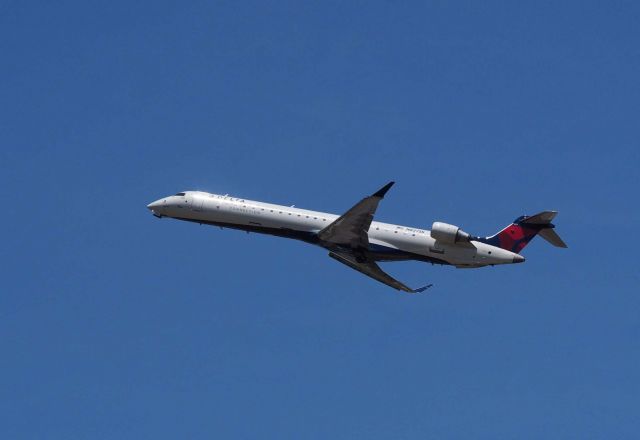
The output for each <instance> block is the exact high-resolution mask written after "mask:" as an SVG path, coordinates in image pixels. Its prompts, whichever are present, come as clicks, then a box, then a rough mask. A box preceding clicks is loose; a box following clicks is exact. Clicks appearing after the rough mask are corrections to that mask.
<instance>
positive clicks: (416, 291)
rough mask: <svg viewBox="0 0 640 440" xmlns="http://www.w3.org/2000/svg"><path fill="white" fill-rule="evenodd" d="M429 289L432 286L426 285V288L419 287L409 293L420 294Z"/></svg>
mask: <svg viewBox="0 0 640 440" xmlns="http://www.w3.org/2000/svg"><path fill="white" fill-rule="evenodd" d="M430 287H433V284H427V285H426V286H424V287H419V288H417V289H413V290H412V291H411V293H422V292H424V291H425V290H427V289H428V288H430Z"/></svg>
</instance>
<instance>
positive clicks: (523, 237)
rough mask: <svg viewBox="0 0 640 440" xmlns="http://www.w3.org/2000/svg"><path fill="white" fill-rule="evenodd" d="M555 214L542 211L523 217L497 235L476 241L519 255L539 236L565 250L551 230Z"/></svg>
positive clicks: (561, 242) (558, 237)
mask: <svg viewBox="0 0 640 440" xmlns="http://www.w3.org/2000/svg"><path fill="white" fill-rule="evenodd" d="M557 214H558V212H557V211H543V212H540V213H538V214H535V215H532V216H527V215H523V216H521V217H518V218H517V219H515V220H514V221H513V223H511V224H510V225H509V226H507V227H506V228H504V229H503V230H502V231H500V232H498V233H497V234H495V235H492V236H491V237H486V238H480V239H478V241H481V242H482V243H487V244H490V245H491V246H496V247H500V248H502V249H506V250H508V251H511V252H515V253H517V254H519V253H520V252H521V251H522V249H524V247H525V246H526V245H527V244H529V242H530V241H531V240H532V239H533V237H535V236H536V235H538V234H539V235H540V236H541V237H542V238H544V239H545V240H547V241H548V242H549V243H551V244H552V245H554V246H557V247H562V248H566V247H567V245H566V244H565V242H564V241H562V239H561V238H560V236H559V235H558V234H557V233H556V231H554V230H553V228H555V225H554V224H553V223H551V220H553V218H554V217H555V216H556V215H557Z"/></svg>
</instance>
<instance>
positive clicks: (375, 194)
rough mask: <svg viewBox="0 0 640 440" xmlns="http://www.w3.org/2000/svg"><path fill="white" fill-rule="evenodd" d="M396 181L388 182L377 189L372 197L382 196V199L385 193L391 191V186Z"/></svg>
mask: <svg viewBox="0 0 640 440" xmlns="http://www.w3.org/2000/svg"><path fill="white" fill-rule="evenodd" d="M394 183H396V182H389V183H387V184H386V185H385V186H383V187H382V188H380V189H379V190H378V191H376V192H375V193H374V194H373V196H371V197H380V198H381V199H382V198H384V195H385V194H386V193H387V191H389V188H391V187H392V186H393V184H394Z"/></svg>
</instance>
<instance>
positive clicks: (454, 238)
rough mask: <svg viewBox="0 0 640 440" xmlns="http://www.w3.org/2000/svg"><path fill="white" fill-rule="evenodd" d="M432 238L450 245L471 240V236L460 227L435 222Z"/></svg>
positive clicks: (432, 227) (432, 228)
mask: <svg viewBox="0 0 640 440" xmlns="http://www.w3.org/2000/svg"><path fill="white" fill-rule="evenodd" d="M431 238H433V239H435V240H436V241H439V242H441V243H448V244H454V243H460V242H467V241H469V240H471V236H470V235H469V234H467V233H466V232H464V231H463V230H462V229H460V228H459V227H457V226H454V225H450V224H447V223H441V222H434V223H433V225H432V226H431Z"/></svg>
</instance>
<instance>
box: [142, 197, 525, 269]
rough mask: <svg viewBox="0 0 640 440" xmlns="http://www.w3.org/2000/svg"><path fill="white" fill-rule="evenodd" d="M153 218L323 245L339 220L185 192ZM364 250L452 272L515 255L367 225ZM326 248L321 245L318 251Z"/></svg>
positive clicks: (163, 203) (155, 207)
mask: <svg viewBox="0 0 640 440" xmlns="http://www.w3.org/2000/svg"><path fill="white" fill-rule="evenodd" d="M148 207H149V209H151V210H152V211H153V212H154V214H155V215H157V216H159V217H171V218H176V219H180V220H186V221H192V222H196V223H203V224H211V225H217V226H221V227H229V228H235V229H241V230H246V231H250V232H259V233H265V234H271V235H277V236H283V237H289V238H295V239H300V240H304V241H307V242H310V243H313V244H317V245H320V246H323V244H322V243H320V242H317V240H315V237H316V235H317V233H318V232H319V231H321V230H322V229H324V228H325V227H326V226H327V225H329V224H331V223H332V222H333V221H334V220H336V219H337V218H338V217H339V216H338V215H335V214H329V213H326V212H319V211H310V210H307V209H300V208H295V207H293V206H282V205H274V204H270V203H264V202H258V201H253V200H246V199H240V198H236V197H231V196H228V195H218V194H210V193H206V192H201V191H185V192H183V193H178V194H177V195H175V196H169V197H165V198H163V199H160V200H157V201H155V202H153V203H151V204H150V205H149V206H148ZM368 236H369V244H370V248H369V251H370V252H372V254H374V255H378V256H379V257H378V258H377V259H378V260H379V261H384V260H411V259H415V260H421V261H428V262H432V263H436V264H451V265H454V266H456V267H481V266H487V265H494V264H506V263H513V262H514V257H515V256H516V255H517V254H514V253H513V252H510V251H508V250H505V249H502V248H499V247H495V246H491V245H488V244H485V243H481V242H478V241H474V240H472V241H470V242H468V243H464V244H461V243H456V244H444V243H439V242H437V241H436V240H434V239H433V238H432V237H431V233H430V231H428V230H424V229H420V228H414V227H407V226H400V225H394V224H390V223H382V222H377V221H373V222H372V223H371V226H370V228H369V231H368ZM324 247H326V246H324Z"/></svg>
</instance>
